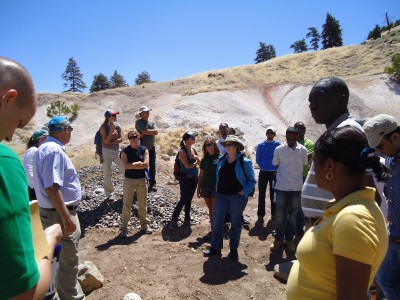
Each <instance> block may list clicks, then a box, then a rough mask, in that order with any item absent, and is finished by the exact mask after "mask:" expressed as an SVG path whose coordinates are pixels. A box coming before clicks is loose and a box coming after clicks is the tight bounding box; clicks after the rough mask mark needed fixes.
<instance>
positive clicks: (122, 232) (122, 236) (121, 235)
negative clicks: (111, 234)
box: [118, 229, 127, 239]
mask: <svg viewBox="0 0 400 300" xmlns="http://www.w3.org/2000/svg"><path fill="white" fill-rule="evenodd" d="M118 237H119V238H122V239H124V238H126V237H127V236H126V229H121V231H120V233H119V235H118Z"/></svg>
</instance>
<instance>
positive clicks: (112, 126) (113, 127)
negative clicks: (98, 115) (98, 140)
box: [110, 122, 115, 132]
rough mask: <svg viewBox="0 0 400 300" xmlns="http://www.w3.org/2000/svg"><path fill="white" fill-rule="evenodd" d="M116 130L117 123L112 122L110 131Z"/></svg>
mask: <svg viewBox="0 0 400 300" xmlns="http://www.w3.org/2000/svg"><path fill="white" fill-rule="evenodd" d="M114 129H115V123H114V122H110V131H111V132H112V131H114Z"/></svg>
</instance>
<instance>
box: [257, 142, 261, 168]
mask: <svg viewBox="0 0 400 300" xmlns="http://www.w3.org/2000/svg"><path fill="white" fill-rule="evenodd" d="M260 162H261V144H258V146H257V150H256V163H257V165H258V166H260Z"/></svg>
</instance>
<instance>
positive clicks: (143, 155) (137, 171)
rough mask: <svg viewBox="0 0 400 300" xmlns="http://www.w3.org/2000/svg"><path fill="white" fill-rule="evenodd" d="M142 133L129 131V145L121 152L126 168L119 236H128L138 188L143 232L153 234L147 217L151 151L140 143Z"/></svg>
mask: <svg viewBox="0 0 400 300" xmlns="http://www.w3.org/2000/svg"><path fill="white" fill-rule="evenodd" d="M139 137H140V134H139V132H137V131H136V130H132V131H129V133H128V139H129V146H127V147H126V148H125V149H124V150H123V151H122V152H121V161H122V164H123V166H124V169H125V178H124V199H123V200H124V207H123V209H122V224H121V228H120V231H121V232H120V234H119V237H122V238H125V237H126V227H127V226H128V222H129V219H130V218H131V210H132V202H133V194H134V192H135V190H136V195H137V198H138V204H139V205H138V214H139V220H140V227H141V230H140V231H141V232H142V233H146V234H151V233H152V230H151V229H150V227H149V225H148V224H149V220H148V219H147V189H146V174H145V169H146V168H147V167H148V166H149V151H148V150H147V148H146V147H144V146H140V145H139Z"/></svg>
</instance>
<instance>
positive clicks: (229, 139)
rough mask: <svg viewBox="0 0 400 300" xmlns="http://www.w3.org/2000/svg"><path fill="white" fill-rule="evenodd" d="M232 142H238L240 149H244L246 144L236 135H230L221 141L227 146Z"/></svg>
mask: <svg viewBox="0 0 400 300" xmlns="http://www.w3.org/2000/svg"><path fill="white" fill-rule="evenodd" d="M228 142H231V143H234V144H236V145H237V146H238V147H239V151H243V150H244V145H243V144H242V142H241V141H240V140H239V138H238V137H237V136H236V135H228V136H227V137H226V139H225V141H223V142H221V145H222V146H224V147H225V144H226V143H228Z"/></svg>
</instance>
